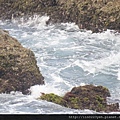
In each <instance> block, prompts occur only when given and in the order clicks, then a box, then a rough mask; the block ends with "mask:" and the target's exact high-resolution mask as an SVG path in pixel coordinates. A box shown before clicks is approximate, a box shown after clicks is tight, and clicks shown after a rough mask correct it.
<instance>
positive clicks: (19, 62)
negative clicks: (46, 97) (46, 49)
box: [0, 30, 44, 94]
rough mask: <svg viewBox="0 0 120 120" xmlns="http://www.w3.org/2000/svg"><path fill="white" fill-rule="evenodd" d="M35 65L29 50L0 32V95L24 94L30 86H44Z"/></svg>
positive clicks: (32, 54)
mask: <svg viewBox="0 0 120 120" xmlns="http://www.w3.org/2000/svg"><path fill="white" fill-rule="evenodd" d="M36 64H37V61H36V60H35V56H34V53H33V52H32V51H31V50H29V49H26V48H24V47H22V45H21V44H20V43H19V42H18V41H17V40H16V39H15V38H13V37H11V36H10V35H9V34H8V32H6V31H3V30H0V93H5V92H6V93H9V92H11V91H21V92H22V93H24V94H25V93H26V92H27V90H28V89H29V88H30V86H33V85H36V84H44V78H43V76H42V74H41V73H40V71H39V68H38V67H37V65H36Z"/></svg>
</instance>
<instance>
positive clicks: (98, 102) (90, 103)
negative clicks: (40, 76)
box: [39, 85, 119, 112]
mask: <svg viewBox="0 0 120 120" xmlns="http://www.w3.org/2000/svg"><path fill="white" fill-rule="evenodd" d="M107 97H110V92H109V90H108V89H107V88H105V87H103V86H93V85H85V86H79V87H74V88H73V89H72V90H71V91H70V92H68V93H66V94H65V95H64V96H63V97H60V96H58V95H55V94H53V93H50V94H43V95H42V96H41V97H40V98H39V99H42V100H47V101H49V102H53V103H56V104H59V105H61V106H64V107H68V108H73V109H90V110H95V111H97V112H100V111H104V112H111V111H119V104H118V103H114V104H108V103H107Z"/></svg>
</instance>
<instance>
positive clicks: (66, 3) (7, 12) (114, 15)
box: [0, 0, 120, 32]
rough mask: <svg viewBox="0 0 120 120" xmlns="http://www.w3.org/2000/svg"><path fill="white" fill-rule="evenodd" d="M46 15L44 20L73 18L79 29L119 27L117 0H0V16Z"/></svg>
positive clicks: (119, 12)
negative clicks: (48, 17) (47, 18)
mask: <svg viewBox="0 0 120 120" xmlns="http://www.w3.org/2000/svg"><path fill="white" fill-rule="evenodd" d="M35 13H37V14H39V15H44V14H47V15H48V16H50V19H49V21H48V22H47V23H51V22H52V23H58V22H75V23H76V24H77V25H78V26H79V27H80V28H81V29H88V30H92V31H93V32H101V31H103V30H106V29H114V30H118V31H120V0H21V1H19V0H1V1H0V18H1V19H11V18H12V17H21V16H28V15H33V14H35Z"/></svg>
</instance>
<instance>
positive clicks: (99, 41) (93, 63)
mask: <svg viewBox="0 0 120 120" xmlns="http://www.w3.org/2000/svg"><path fill="white" fill-rule="evenodd" d="M48 19H49V17H48V16H41V17H40V16H38V15H35V16H33V17H29V18H27V19H26V18H20V19H14V18H13V19H12V20H6V21H0V28H2V29H5V30H8V31H9V33H10V35H11V36H13V37H15V38H17V39H18V41H19V42H20V43H21V44H22V45H23V46H24V47H26V48H29V49H31V50H32V51H33V52H34V54H35V57H36V60H37V65H38V67H39V69H40V71H41V73H42V75H43V76H44V78H45V85H35V86H31V88H30V90H31V95H23V94H22V93H20V92H11V94H0V113H5V114H6V113H7V114H8V113H10V114H11V113H12V114H13V113H14V114H19V113H20V114H21V113H22V114H26V113H27V114H29V113H30V114H31V113H32V114H33V113H34V114H94V113H97V112H96V111H92V110H87V109H85V110H76V109H70V108H65V107H62V106H60V105H57V104H54V103H51V102H47V101H43V100H37V98H38V97H39V96H40V95H41V92H44V93H55V94H57V95H60V96H63V95H64V94H65V93H66V92H68V91H70V90H71V89H72V88H73V87H75V86H80V85H81V86H82V85H87V84H93V85H103V86H105V87H107V88H108V89H109V90H110V93H111V97H110V98H109V99H108V100H109V101H112V102H118V103H120V34H119V33H117V32H115V31H113V30H107V31H105V32H102V33H92V32H91V31H87V30H82V29H79V28H78V26H77V25H75V24H74V23H61V24H54V25H53V24H52V25H46V21H47V20H48ZM113 113H116V112H113Z"/></svg>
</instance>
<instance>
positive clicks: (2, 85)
mask: <svg viewBox="0 0 120 120" xmlns="http://www.w3.org/2000/svg"><path fill="white" fill-rule="evenodd" d="M34 14H38V15H48V16H49V17H50V19H49V20H48V21H47V24H52V23H53V24H55V23H61V22H74V23H76V24H77V25H78V26H79V28H80V29H87V30H92V31H93V32H102V31H104V30H106V29H111V30H116V31H118V32H120V0H36V1H34V0H21V1H19V0H1V1H0V19H1V20H6V19H12V18H19V17H23V16H26V17H29V16H33V15H34ZM36 64H37V62H36V60H35V56H34V53H33V52H32V51H31V50H29V49H26V48H24V47H22V45H21V44H20V43H19V42H18V41H17V40H16V39H15V38H13V37H11V36H10V35H9V33H8V32H7V31H4V30H0V93H10V92H11V91H20V92H22V93H23V94H28V93H29V91H28V89H29V88H30V87H31V86H33V85H36V84H41V85H43V84H44V77H43V76H42V74H41V73H40V71H39V68H38V67H37V65H36ZM91 94H92V96H91ZM107 97H110V92H109V90H108V89H107V88H104V87H103V86H97V87H96V86H93V85H87V86H84V87H81V86H79V87H75V88H73V89H72V90H71V91H70V92H68V93H66V94H65V96H63V97H61V96H58V95H55V94H53V93H51V94H44V93H43V95H42V96H41V97H40V98H39V99H42V100H47V101H49V102H54V103H56V104H59V105H62V106H65V107H69V108H74V109H91V110H95V111H98V112H100V111H105V112H111V111H119V104H118V103H115V104H110V105H108V104H107Z"/></svg>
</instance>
